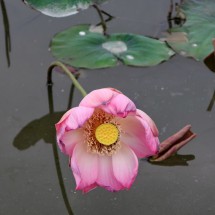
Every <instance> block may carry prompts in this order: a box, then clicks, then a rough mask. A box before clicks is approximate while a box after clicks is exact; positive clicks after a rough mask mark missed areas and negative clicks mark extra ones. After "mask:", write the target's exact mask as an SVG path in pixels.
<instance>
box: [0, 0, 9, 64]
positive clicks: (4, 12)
mask: <svg viewBox="0 0 215 215" xmlns="http://www.w3.org/2000/svg"><path fill="white" fill-rule="evenodd" d="M0 5H1V11H2V17H3V23H4V32H5V52H6V58H7V64H8V67H9V66H10V52H11V38H10V24H9V19H8V15H7V8H6V6H5V3H4V0H0Z"/></svg>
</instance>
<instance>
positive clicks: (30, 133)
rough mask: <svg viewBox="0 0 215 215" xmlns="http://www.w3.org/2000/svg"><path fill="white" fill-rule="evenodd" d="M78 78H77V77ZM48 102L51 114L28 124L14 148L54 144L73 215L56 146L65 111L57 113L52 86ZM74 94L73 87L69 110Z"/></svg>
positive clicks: (18, 136)
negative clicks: (57, 127)
mask: <svg viewBox="0 0 215 215" xmlns="http://www.w3.org/2000/svg"><path fill="white" fill-rule="evenodd" d="M76 78H77V76H76ZM47 90H48V101H49V114H47V115H45V116H43V117H41V118H40V119H36V120H33V121H32V122H30V123H29V124H27V125H26V126H25V127H24V128H23V129H22V130H21V131H20V132H19V133H18V134H17V136H16V137H15V138H14V141H13V146H14V147H16V148H17V149H19V150H26V149H28V148H29V147H31V146H33V145H35V144H36V143H37V142H38V141H39V140H41V139H43V140H44V142H45V143H50V144H52V150H53V154H54V160H55V167H56V171H57V176H58V181H59V185H60V188H61V193H62V196H63V200H64V203H65V206H66V208H67V212H68V214H69V215H73V212H72V208H71V206H70V203H69V200H68V197H67V193H66V189H65V186H64V180H63V176H62V171H61V167H60V162H59V156H58V149H57V145H56V135H55V127H54V124H55V123H57V122H58V121H59V119H60V118H61V117H62V115H63V114H64V113H65V111H60V112H55V111H54V105H53V104H54V103H53V94H52V85H48V86H47ZM73 93H74V85H73V84H72V85H71V90H70V97H69V101H68V109H69V108H70V107H71V104H72V98H73Z"/></svg>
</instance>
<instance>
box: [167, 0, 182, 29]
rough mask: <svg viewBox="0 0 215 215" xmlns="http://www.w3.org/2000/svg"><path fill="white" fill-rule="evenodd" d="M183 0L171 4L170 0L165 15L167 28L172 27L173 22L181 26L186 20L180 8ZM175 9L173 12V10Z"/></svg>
mask: <svg viewBox="0 0 215 215" xmlns="http://www.w3.org/2000/svg"><path fill="white" fill-rule="evenodd" d="M182 3H183V1H182V0H181V1H180V3H175V6H174V5H173V0H170V7H169V11H168V15H167V21H168V25H169V29H171V28H172V27H173V24H175V25H178V26H182V25H183V24H184V23H185V21H186V16H185V14H184V13H183V11H182V10H181V4H182ZM174 9H175V13H174V12H173V11H174Z"/></svg>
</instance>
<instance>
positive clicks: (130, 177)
mask: <svg viewBox="0 0 215 215" xmlns="http://www.w3.org/2000/svg"><path fill="white" fill-rule="evenodd" d="M112 159H113V173H114V175H115V177H116V179H117V180H118V181H119V182H120V183H121V184H122V185H123V186H124V187H126V188H127V189H129V188H130V187H131V185H132V184H133V182H134V180H135V178H136V176H137V171H138V159H137V156H136V155H135V153H134V152H133V151H132V150H131V149H130V148H129V147H128V146H126V145H125V144H123V143H122V144H121V148H120V150H119V151H117V153H116V154H114V155H113V156H112Z"/></svg>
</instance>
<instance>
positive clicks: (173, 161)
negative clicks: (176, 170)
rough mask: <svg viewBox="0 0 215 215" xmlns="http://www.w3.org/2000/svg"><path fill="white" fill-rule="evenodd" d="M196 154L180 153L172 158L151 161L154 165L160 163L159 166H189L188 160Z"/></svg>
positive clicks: (192, 158)
mask: <svg viewBox="0 0 215 215" xmlns="http://www.w3.org/2000/svg"><path fill="white" fill-rule="evenodd" d="M194 159H195V156H194V155H180V154H175V155H173V156H171V157H170V158H168V159H166V160H164V161H161V162H150V164H152V165H159V166H189V163H188V161H191V160H194Z"/></svg>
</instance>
